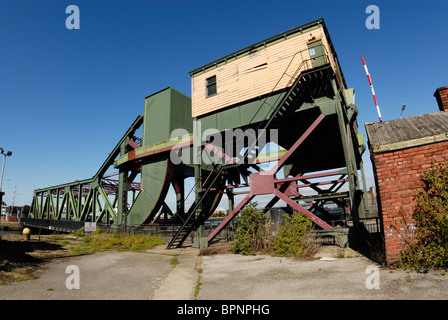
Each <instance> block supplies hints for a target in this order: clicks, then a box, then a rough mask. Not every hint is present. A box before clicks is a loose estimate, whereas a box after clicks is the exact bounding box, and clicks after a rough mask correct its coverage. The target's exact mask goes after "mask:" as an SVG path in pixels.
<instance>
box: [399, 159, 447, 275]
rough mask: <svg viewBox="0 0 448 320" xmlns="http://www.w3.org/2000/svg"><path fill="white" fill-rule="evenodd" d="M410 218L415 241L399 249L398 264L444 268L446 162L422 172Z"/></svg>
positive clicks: (445, 253) (445, 247)
mask: <svg viewBox="0 0 448 320" xmlns="http://www.w3.org/2000/svg"><path fill="white" fill-rule="evenodd" d="M421 180H422V182H423V188H422V190H421V191H419V192H418V193H417V194H416V196H415V200H416V206H415V208H414V214H413V218H414V220H415V227H416V228H415V235H416V238H415V243H414V244H412V245H411V246H410V248H409V249H406V250H403V251H402V258H401V264H402V265H404V266H409V267H413V268H445V269H446V268H448V162H443V163H439V164H433V165H432V169H431V170H430V171H428V172H425V173H423V174H422V178H421Z"/></svg>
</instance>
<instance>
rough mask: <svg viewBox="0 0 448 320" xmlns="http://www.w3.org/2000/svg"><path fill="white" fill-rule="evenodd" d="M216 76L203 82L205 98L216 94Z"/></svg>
mask: <svg viewBox="0 0 448 320" xmlns="http://www.w3.org/2000/svg"><path fill="white" fill-rule="evenodd" d="M217 92H218V91H217V88H216V76H213V77H210V78H207V79H206V80H205V94H206V96H207V97H210V96H213V95H215V94H216V93H217Z"/></svg>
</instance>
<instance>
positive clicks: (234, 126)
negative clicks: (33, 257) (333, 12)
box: [25, 19, 366, 248]
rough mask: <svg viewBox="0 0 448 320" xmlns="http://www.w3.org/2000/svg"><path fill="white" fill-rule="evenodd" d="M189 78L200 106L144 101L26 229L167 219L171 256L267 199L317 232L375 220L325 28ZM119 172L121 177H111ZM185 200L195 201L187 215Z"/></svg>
mask: <svg viewBox="0 0 448 320" xmlns="http://www.w3.org/2000/svg"><path fill="white" fill-rule="evenodd" d="M190 76H191V81H192V98H191V99H190V98H189V97H188V96H186V95H184V94H182V93H180V92H178V91H176V90H174V89H173V88H166V89H164V90H161V91H159V92H157V93H154V94H152V95H150V96H148V97H146V99H145V108H144V112H143V113H142V114H141V115H140V116H139V117H137V119H136V120H135V122H134V123H133V124H132V125H131V127H130V128H129V130H128V131H127V132H126V133H125V134H124V136H123V138H122V139H121V140H120V141H119V143H118V144H117V145H116V147H115V148H114V149H113V151H112V153H111V154H110V156H109V157H108V158H107V160H106V161H105V162H104V164H103V165H102V166H101V168H100V170H99V171H98V172H97V174H96V175H95V176H94V177H92V178H91V179H87V180H82V181H76V182H72V183H68V184H64V185H60V186H55V187H50V188H45V189H38V190H35V192H34V198H33V204H32V206H31V213H30V216H29V218H28V219H25V223H28V224H30V225H31V224H33V225H38V224H40V225H41V226H42V225H47V226H49V227H50V228H57V226H58V225H61V226H62V225H67V224H68V223H81V222H84V221H95V222H99V223H105V224H110V225H112V226H116V227H123V226H144V225H152V224H157V223H161V221H162V220H161V219H162V217H165V219H164V220H163V222H164V223H171V224H172V225H175V226H176V228H175V232H174V234H173V236H172V238H171V239H170V241H169V244H168V247H170V248H173V247H179V246H181V245H182V244H183V243H184V241H185V240H186V239H187V238H188V236H189V235H191V234H192V233H195V232H196V234H197V237H196V240H195V241H196V244H197V245H198V246H206V245H208V244H209V243H211V242H212V241H213V240H214V239H215V237H216V236H217V235H218V234H219V233H220V232H221V231H222V230H223V229H224V228H225V227H226V226H227V225H228V224H229V223H230V222H231V221H232V220H233V219H234V218H235V217H236V216H237V215H238V213H239V212H240V211H241V210H242V209H243V208H244V207H245V206H246V205H247V204H248V203H249V202H251V201H258V199H260V200H262V201H260V202H263V201H266V205H265V206H263V207H264V211H265V212H267V211H268V210H270V209H271V208H272V207H274V205H276V204H277V203H278V202H279V201H280V203H283V204H284V205H287V206H289V207H290V208H292V209H294V210H295V211H298V212H300V213H302V214H303V215H305V216H307V217H308V218H310V219H311V220H312V221H313V222H314V223H315V225H316V227H317V228H318V229H319V230H323V231H324V232H326V233H341V232H342V233H346V231H347V230H348V229H346V228H337V227H336V226H335V225H334V224H332V223H331V222H330V220H333V219H334V214H333V212H334V210H335V206H337V207H339V209H340V211H343V212H345V213H346V214H347V217H348V219H346V220H349V222H350V227H351V228H352V229H353V230H356V228H357V227H358V225H359V219H361V218H363V217H364V216H365V204H364V192H365V189H366V188H365V179H364V177H363V166H362V159H361V156H362V153H363V152H364V150H365V146H364V144H363V137H362V135H359V134H358V132H357V122H356V116H357V114H358V110H357V107H356V105H355V104H354V90H353V89H351V88H347V86H346V83H345V79H344V76H343V73H342V70H341V68H340V65H339V62H338V58H337V55H336V52H335V50H334V47H333V44H332V42H331V39H330V37H329V34H328V31H327V28H326V26H325V23H324V21H323V20H322V19H319V20H316V21H313V22H310V23H308V24H305V25H302V26H300V27H297V28H294V29H292V30H289V31H286V32H284V33H281V34H279V35H276V36H274V37H271V38H269V39H266V40H264V41H261V42H258V43H256V44H254V45H252V46H249V47H247V48H244V49H242V50H240V51H238V52H235V53H233V54H231V55H228V56H225V57H223V58H221V59H218V60H216V61H214V62H212V63H209V64H207V65H205V66H203V67H201V68H198V69H196V70H193V71H192V72H190ZM138 130H141V131H142V132H141V135H142V137H141V138H136V132H137V131H138ZM274 147H277V149H275V148H274ZM274 149H275V150H274ZM112 169H113V170H116V171H115V172H114V174H115V175H117V176H118V179H115V180H113V179H112V174H110V173H108V170H112ZM136 179H140V181H139V182H136ZM188 179H190V180H192V181H193V183H191V184H192V185H193V187H192V189H191V190H190V188H191V186H188V188H186V187H187V185H188V184H186V181H187V180H188ZM169 189H172V190H173V191H174V192H168V190H169ZM131 195H132V196H131ZM173 195H174V196H175V201H169V200H170V199H168V198H169V197H170V196H173ZM186 195H187V196H188V195H190V197H191V195H193V196H194V200H192V201H190V202H192V203H191V205H189V206H188V207H187V206H186V205H185V203H186V201H185V200H186V198H187V196H186ZM223 197H227V199H228V203H229V212H230V213H229V214H228V215H227V216H226V217H225V218H224V219H223V220H222V222H221V223H220V224H219V225H218V226H217V227H216V228H214V229H213V230H212V231H211V232H210V233H208V234H207V235H206V234H205V233H203V226H204V223H205V221H207V219H209V217H210V216H211V215H212V213H213V212H214V211H215V209H216V208H217V206H218V205H219V203H220V202H221V201H222V200H223ZM168 203H176V208H174V210H172V209H170V207H169V205H168ZM329 204H331V206H329ZM329 208H331V210H332V211H330V209H329ZM346 222H347V221H344V224H343V227H347V226H348V225H347V223H346ZM58 228H62V227H58Z"/></svg>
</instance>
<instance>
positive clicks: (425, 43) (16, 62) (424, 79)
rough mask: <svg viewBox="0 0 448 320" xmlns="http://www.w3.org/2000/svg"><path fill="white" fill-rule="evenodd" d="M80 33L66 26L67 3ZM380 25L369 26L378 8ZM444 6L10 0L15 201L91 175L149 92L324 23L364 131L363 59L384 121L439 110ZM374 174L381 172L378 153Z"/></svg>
mask: <svg viewBox="0 0 448 320" xmlns="http://www.w3.org/2000/svg"><path fill="white" fill-rule="evenodd" d="M72 4H74V5H77V6H78V7H79V9H80V29H79V30H68V29H67V28H66V27H65V20H66V18H67V17H68V16H69V15H68V14H66V13H65V9H66V7H67V6H68V5H72ZM371 4H373V5H377V6H378V7H379V9H380V29H379V30H368V29H367V28H366V26H365V21H366V19H367V17H368V16H369V14H366V13H365V11H366V7H367V6H368V5H371ZM447 17H448V4H447V3H446V1H430V2H424V1H364V0H337V1H334V0H333V1H323V0H322V1H297V0H296V1H266V0H259V1H213V0H208V1H139V0H133V1H129V0H128V1H124V0H122V1H118V0H108V1H99V0H86V1H77V0H69V1H66V0H38V1H37V0H26V1H25V0H2V1H1V3H0V64H1V68H0V111H1V112H0V147H3V148H4V149H6V150H11V151H12V152H13V155H12V157H9V158H7V160H6V167H5V175H4V180H3V191H5V192H6V195H5V198H4V201H5V202H6V203H7V204H8V205H9V204H11V201H12V195H13V190H14V187H16V196H15V205H24V204H30V203H31V199H32V195H33V190H34V189H36V188H42V187H47V186H49V185H57V184H61V183H66V182H71V181H74V180H81V179H85V178H90V177H91V176H93V175H94V174H95V173H96V171H97V170H98V168H99V167H100V165H101V164H102V163H103V161H104V160H105V159H106V157H107V154H108V153H109V152H110V151H111V150H112V149H113V147H114V146H115V145H116V143H117V142H118V140H119V139H120V138H121V136H122V135H123V133H124V132H125V131H126V130H127V129H128V127H129V126H130V125H131V123H132V122H133V121H134V119H135V118H136V117H137V116H138V115H139V114H141V113H142V111H143V103H144V98H145V96H147V95H149V94H152V93H154V92H156V91H159V90H161V89H163V88H165V87H167V86H171V87H174V88H175V89H177V90H179V91H181V92H183V93H185V94H187V95H190V78H189V75H188V72H189V71H191V70H193V69H195V68H197V67H200V66H202V65H204V64H206V63H208V62H211V61H213V60H215V59H217V58H220V57H222V56H225V55H227V54H229V53H232V52H234V51H236V50H239V49H241V48H243V47H246V46H248V45H250V44H252V43H255V42H258V41H261V40H263V39H266V38H268V37H271V36H273V35H276V34H278V33H280V32H282V31H285V30H288V29H291V28H294V27H296V26H299V25H302V24H305V23H307V22H310V21H312V20H315V19H318V18H324V19H325V22H326V24H327V27H328V30H329V33H330V36H331V38H332V41H333V43H334V46H335V49H336V51H337V53H338V56H339V60H340V63H341V66H342V69H343V72H344V75H345V77H346V81H347V84H348V86H349V87H354V88H355V91H356V104H357V106H358V109H359V115H358V124H359V127H360V132H361V133H364V132H365V129H364V123H365V122H371V121H378V116H377V113H376V109H375V106H374V102H373V98H372V94H371V92H370V87H369V84H368V82H367V78H366V75H365V72H364V69H363V66H362V62H361V56H364V57H365V59H366V62H367V65H368V68H369V71H370V74H371V76H372V79H373V84H374V87H375V91H376V94H377V98H378V102H379V105H380V108H381V113H382V116H383V119H384V120H391V119H396V118H398V117H399V115H400V111H401V106H402V105H403V103H406V104H407V108H406V110H405V112H404V116H411V115H416V114H421V113H428V112H434V111H437V110H438V109H437V104H436V100H435V98H434V97H433V93H434V91H435V90H436V88H438V87H441V86H445V85H448V79H447V77H446V74H447V71H448V67H447V62H446V52H447V51H448V41H447V40H448V39H447V38H448V35H447V34H448V33H447V29H448V28H447V27H448V23H447V22H446V21H447ZM364 162H365V166H366V174H367V175H368V176H371V175H372V173H371V163H370V159H369V154H368V152H367V153H366V154H365V156H364Z"/></svg>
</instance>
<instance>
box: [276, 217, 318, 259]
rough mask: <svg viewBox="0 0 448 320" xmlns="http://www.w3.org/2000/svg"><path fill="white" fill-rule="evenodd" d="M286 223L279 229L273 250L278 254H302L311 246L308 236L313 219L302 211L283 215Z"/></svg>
mask: <svg viewBox="0 0 448 320" xmlns="http://www.w3.org/2000/svg"><path fill="white" fill-rule="evenodd" d="M283 217H284V219H285V223H284V224H283V225H282V226H280V227H279V228H278V230H277V236H276V237H275V238H274V239H273V243H272V251H273V254H274V255H277V256H283V257H284V256H301V255H302V254H303V253H304V250H305V248H306V247H308V246H309V244H310V243H309V241H307V240H308V238H307V235H308V233H309V232H310V228H311V220H310V219H308V218H307V217H305V216H303V215H302V214H301V213H298V212H295V213H294V214H292V215H288V214H285V215H283Z"/></svg>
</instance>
